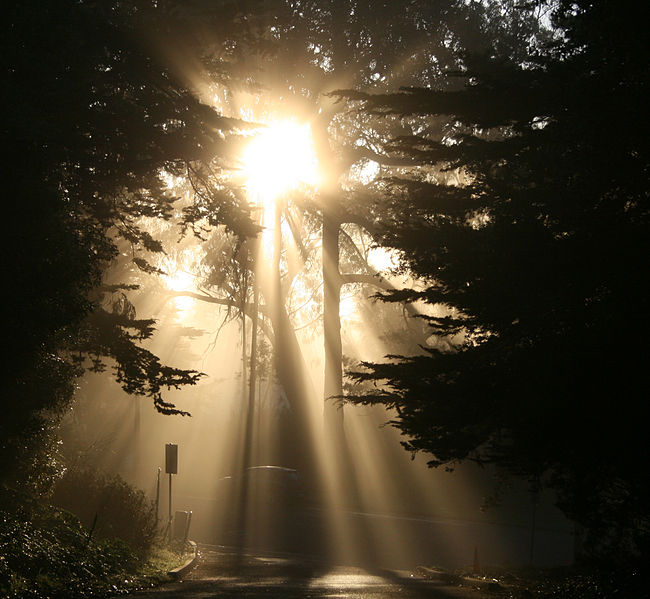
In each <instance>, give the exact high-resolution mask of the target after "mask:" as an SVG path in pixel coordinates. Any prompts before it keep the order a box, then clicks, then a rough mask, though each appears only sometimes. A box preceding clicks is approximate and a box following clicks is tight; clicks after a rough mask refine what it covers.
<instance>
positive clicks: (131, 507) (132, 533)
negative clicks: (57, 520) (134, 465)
mask: <svg viewBox="0 0 650 599" xmlns="http://www.w3.org/2000/svg"><path fill="white" fill-rule="evenodd" d="M52 503H53V505H55V506H58V507H60V508H63V509H65V510H68V511H70V512H72V513H73V514H75V515H76V516H77V517H78V518H79V520H80V521H81V522H82V524H83V525H84V526H85V527H86V528H87V529H88V530H89V531H90V534H92V536H93V537H97V538H102V539H116V538H117V539H121V540H122V541H124V542H126V543H127V544H128V545H129V546H130V547H131V548H132V549H133V550H135V551H137V552H142V551H146V550H148V549H149V548H150V546H151V544H152V543H153V541H154V539H155V536H156V532H157V522H156V512H155V507H154V504H153V502H152V501H150V500H148V499H147V497H146V496H145V494H144V493H143V492H142V491H140V490H138V489H135V488H134V487H132V486H131V485H129V484H127V483H126V482H125V481H124V480H123V479H122V478H120V477H118V476H110V477H109V476H107V475H105V474H103V473H101V472H99V471H96V470H90V469H74V470H69V471H68V472H66V474H65V475H64V476H63V478H61V480H59V482H58V483H57V485H56V487H55V489H54V494H53V496H52Z"/></svg>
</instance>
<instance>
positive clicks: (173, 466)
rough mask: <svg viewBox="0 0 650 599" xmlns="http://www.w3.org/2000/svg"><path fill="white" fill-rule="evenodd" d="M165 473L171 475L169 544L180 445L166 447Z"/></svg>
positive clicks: (171, 444) (172, 444)
mask: <svg viewBox="0 0 650 599" xmlns="http://www.w3.org/2000/svg"><path fill="white" fill-rule="evenodd" d="M165 472H166V473H167V474H169V520H168V523H167V527H168V529H169V542H170V543H171V540H172V474H177V473H178V445H176V444H175V443H167V445H165Z"/></svg>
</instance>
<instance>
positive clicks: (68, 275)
mask: <svg viewBox="0 0 650 599" xmlns="http://www.w3.org/2000/svg"><path fill="white" fill-rule="evenodd" d="M210 5H211V3H201V2H198V3H193V4H192V6H191V7H190V6H184V5H183V3H174V2H146V1H138V0H134V1H133V2H110V1H106V2H86V1H80V2H76V1H71V0H56V1H53V2H47V3H42V4H39V5H38V6H33V5H28V4H26V3H23V2H11V3H10V4H9V5H8V6H7V7H5V9H4V11H3V25H2V36H1V41H0V49H1V52H0V53H1V57H0V64H1V65H2V73H3V81H4V84H3V90H2V95H3V106H5V110H6V111H5V113H4V115H3V116H4V118H3V126H2V128H3V140H4V145H5V150H6V152H5V154H4V158H3V167H4V172H5V177H4V189H5V198H6V201H5V204H4V209H5V214H4V217H5V223H6V226H5V231H4V234H3V236H2V241H1V243H2V255H3V261H2V264H3V266H2V279H3V281H4V282H5V284H6V285H7V288H8V292H7V293H6V294H5V300H7V301H6V306H5V314H6V318H5V325H4V340H3V354H2V360H1V362H0V364H1V368H2V370H1V374H0V381H1V385H2V390H1V393H2V398H3V403H2V418H1V419H0V446H1V450H2V456H3V463H5V464H12V465H14V466H15V467H18V466H19V465H20V464H21V460H18V459H16V456H17V455H20V454H21V452H24V451H27V449H28V446H30V444H29V443H28V440H29V439H31V440H32V441H34V443H35V445H36V446H38V445H39V439H40V438H41V437H40V435H41V433H42V429H43V427H45V426H47V424H48V422H50V421H52V419H55V417H56V414H57V413H60V412H61V410H62V409H63V408H64V407H65V406H66V405H67V403H68V401H69V399H70V397H71V394H72V391H73V386H74V379H75V377H77V376H78V375H79V374H80V373H81V372H82V371H83V369H84V368H85V367H88V366H89V365H90V366H91V367H93V368H95V369H98V368H103V366H102V362H103V361H104V358H108V359H109V363H111V364H114V366H115V373H116V378H117V380H118V381H119V382H120V383H121V384H122V386H123V388H124V389H125V390H126V391H127V392H129V393H135V394H141V395H147V396H150V397H151V398H152V399H153V401H154V404H155V405H156V407H157V408H158V409H159V410H161V411H164V412H175V411H176V410H175V409H174V406H172V405H171V404H168V403H166V402H165V401H164V400H163V398H162V395H161V391H162V390H163V389H164V388H165V387H169V386H178V385H183V384H192V383H193V382H195V381H196V379H197V377H198V373H195V372H190V371H182V370H178V369H174V368H170V367H167V366H164V365H162V364H160V362H159V360H158V359H157V357H156V356H154V355H153V354H151V353H150V352H148V351H146V350H144V349H143V348H142V347H140V346H139V345H138V342H139V341H140V340H142V339H146V338H147V337H148V336H150V335H151V333H152V332H153V326H152V325H153V322H152V321H149V320H137V319H136V318H135V313H134V311H133V309H132V306H130V305H129V304H128V302H125V301H124V296H123V295H122V294H121V293H120V292H123V291H124V289H119V288H114V287H113V288H104V289H102V288H101V283H102V274H103V272H104V269H105V268H106V267H107V265H108V264H109V263H110V262H111V261H112V260H113V259H114V258H115V257H116V255H117V253H118V249H117V248H118V245H117V244H118V240H120V239H122V240H126V242H128V243H129V244H130V246H131V249H132V252H133V255H134V262H135V263H136V264H137V265H138V266H139V267H140V268H142V269H144V270H146V271H152V270H155V268H154V267H153V266H152V265H151V264H149V263H148V261H147V260H146V259H145V256H146V255H147V254H148V253H150V252H160V251H161V250H162V247H161V245H160V243H159V242H158V241H157V240H155V239H154V238H153V237H152V236H151V235H150V234H149V233H147V231H146V230H144V229H143V228H142V227H141V226H140V220H139V219H141V217H153V218H163V219H168V218H170V217H171V215H172V212H173V204H174V201H175V198H173V197H171V195H170V194H169V193H168V191H167V190H166V187H165V184H164V182H163V180H162V179H161V176H160V173H161V170H162V169H166V170H168V171H171V172H177V171H178V170H179V169H187V168H188V165H197V164H201V163H204V162H208V161H211V160H212V159H213V158H214V156H215V155H226V154H227V153H228V150H227V145H228V144H227V142H226V141H225V140H224V138H225V137H226V135H227V134H228V133H230V132H232V131H233V129H234V128H236V127H238V126H241V124H240V123H237V122H236V121H235V120H233V119H226V118H223V117H222V116H221V115H219V114H218V113H217V112H216V111H215V110H214V109H212V108H211V107H209V106H207V105H206V104H204V103H202V102H201V101H200V100H199V94H198V93H197V92H196V90H194V89H192V88H191V87H190V86H189V83H188V76H187V75H181V74H179V69H176V68H175V67H174V63H173V62H172V61H171V59H170V58H169V56H168V55H165V53H164V51H163V49H164V50H166V51H167V52H169V51H170V48H171V47H173V48H174V51H175V52H177V53H178V54H180V55H181V56H182V55H183V53H185V54H187V55H191V54H192V53H193V52H195V51H197V50H196V45H197V42H196V40H197V39H200V38H199V36H198V32H199V30H201V29H203V27H205V26H212V27H213V36H218V34H219V32H223V31H225V30H228V29H230V31H229V33H230V34H232V31H235V30H237V26H236V25H235V24H234V23H233V21H234V20H235V19H236V17H237V16H238V12H237V10H238V9H237V8H236V7H234V6H233V5H230V4H224V5H223V6H219V7H211V6H210ZM224 37H225V36H224ZM226 66H227V65H226ZM226 70H227V69H226V67H225V66H224V73H226ZM223 76H224V77H225V76H226V74H224V75H223ZM218 202H219V203H218V207H219V209H220V210H219V211H215V215H214V216H213V218H214V219H215V220H219V222H222V223H225V224H227V225H228V226H230V227H231V228H236V227H238V226H241V227H242V228H244V229H245V228H246V227H247V226H249V228H250V226H252V223H251V222H250V219H248V216H247V211H246V210H245V207H242V206H241V202H240V201H239V200H238V199H237V198H236V197H234V196H232V195H227V194H221V195H220V196H219V198H218ZM26 461H27V457H24V459H23V462H26ZM5 475H7V476H10V473H9V471H8V470H5V471H3V477H4V476H5Z"/></svg>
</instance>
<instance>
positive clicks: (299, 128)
mask: <svg viewBox="0 0 650 599" xmlns="http://www.w3.org/2000/svg"><path fill="white" fill-rule="evenodd" d="M241 163H242V174H243V175H244V179H245V185H246V190H247V191H248V193H249V194H250V195H251V199H252V200H253V201H254V202H257V203H262V204H266V203H269V202H272V201H273V200H275V199H276V198H278V197H280V196H282V195H283V194H284V193H286V192H288V191H290V190H292V189H295V188H297V187H300V186H301V185H303V184H304V185H317V184H318V161H317V160H316V152H315V149H314V142H313V140H312V137H311V128H310V127H309V125H308V124H305V125H301V124H298V123H296V122H293V121H279V122H275V123H271V124H270V125H269V126H268V127H266V128H264V129H262V130H261V131H260V132H259V133H258V134H257V135H256V136H255V137H254V138H253V139H252V140H251V142H250V143H249V144H248V145H247V146H246V149H245V150H244V152H243V155H242V159H241Z"/></svg>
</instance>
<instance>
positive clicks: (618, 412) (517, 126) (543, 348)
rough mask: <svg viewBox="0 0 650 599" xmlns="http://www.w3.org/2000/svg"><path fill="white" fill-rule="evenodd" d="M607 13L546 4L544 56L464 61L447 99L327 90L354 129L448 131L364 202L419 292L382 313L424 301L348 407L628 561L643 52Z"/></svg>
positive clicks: (637, 433)
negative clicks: (500, 479)
mask: <svg viewBox="0 0 650 599" xmlns="http://www.w3.org/2000/svg"><path fill="white" fill-rule="evenodd" d="M624 6H625V7H626V8H630V9H631V7H630V5H629V4H628V3H624V5H621V4H620V3H614V2H598V3H590V2H560V3H559V4H558V5H557V6H556V7H555V10H554V12H553V15H552V16H553V20H554V26H555V40H554V41H553V42H552V43H548V44H547V45H545V46H537V47H534V48H531V49H530V50H529V51H528V52H527V55H526V56H525V58H523V59H522V58H521V57H517V58H515V59H513V58H512V57H509V56H502V55H501V56H500V55H498V53H495V52H493V53H489V54H481V55H473V56H471V55H470V56H468V57H467V59H466V61H465V63H464V65H463V67H462V68H461V69H460V71H459V72H458V73H456V74H455V76H457V77H461V78H462V79H463V80H464V82H465V85H464V87H463V88H462V89H457V90H444V89H443V90H436V89H433V88H410V89H404V90H402V91H401V92H400V93H398V94H392V95H376V96H371V95H366V94H360V93H354V92H348V93H346V94H344V95H345V96H346V97H347V98H348V99H349V100H351V101H358V102H360V104H361V106H362V108H363V110H364V111H366V112H367V113H370V114H375V115H399V116H400V117H403V118H405V119H408V118H414V117H418V118H424V117H431V118H441V117H446V118H447V119H448V120H447V125H446V127H445V128H444V130H443V132H442V133H441V134H440V135H438V136H437V137H434V136H430V135H426V134H425V135H418V136H410V137H402V138H396V139H394V140H393V141H392V142H391V143H389V144H387V145H385V146H384V151H385V152H386V154H387V155H388V156H392V157H395V158H403V159H406V158H408V159H410V160H412V161H414V162H416V163H418V164H420V165H421V168H420V170H419V171H418V172H416V173H415V174H414V175H412V176H410V177H395V178H392V179H387V180H384V181H382V182H380V183H378V184H377V185H378V187H380V188H381V189H382V190H383V192H384V194H385V196H384V200H383V201H381V202H377V204H376V205H375V214H376V226H377V227H378V228H383V235H382V240H383V243H384V244H385V245H387V246H390V247H394V248H396V249H398V250H399V251H400V252H401V256H402V258H403V265H404V268H405V270H407V271H408V272H410V273H413V274H414V275H416V276H417V277H419V278H420V279H421V280H422V281H424V282H425V285H424V287H423V288H422V289H420V290H404V291H401V292H393V293H387V294H385V296H384V299H386V300H387V301H408V302H412V301H416V300H421V301H424V302H426V303H427V304H429V305H430V306H431V310H430V311H429V312H428V313H427V314H428V315H425V316H423V318H425V319H426V320H428V322H429V324H430V325H431V332H432V334H433V335H435V336H436V337H437V340H438V341H437V344H436V343H433V344H432V346H431V347H426V348H423V352H422V354H421V355H418V356H411V357H404V356H390V360H389V361H387V362H385V363H382V364H365V370H364V371H363V372H356V373H352V377H353V378H354V379H356V380H357V381H374V382H383V385H382V386H381V387H379V388H377V389H376V390H375V391H373V392H371V393H360V394H359V395H356V396H355V395H351V396H349V397H348V398H347V400H348V401H350V402H353V403H359V404H373V403H381V404H384V405H386V406H389V407H391V408H394V409H395V411H396V413H395V417H394V419H393V421H392V424H393V425H394V426H396V427H398V428H399V429H400V430H401V431H402V432H403V433H404V435H405V440H404V442H403V445H404V446H405V447H406V449H407V450H409V451H412V452H417V451H424V452H428V453H430V454H431V455H432V458H431V461H430V465H432V466H438V465H443V464H453V463H455V462H458V461H461V460H464V459H472V460H476V461H478V462H494V463H496V464H499V465H501V466H503V467H505V468H507V469H508V470H510V471H512V472H516V473H519V474H523V475H526V476H529V477H531V478H533V479H537V478H538V477H541V476H544V475H546V477H547V478H546V481H547V482H548V483H549V484H550V485H551V486H553V487H555V488H556V489H557V491H558V492H559V502H560V505H561V506H562V507H563V509H564V510H565V511H566V513H567V514H569V515H570V516H571V517H573V518H575V519H576V520H578V521H579V522H582V523H584V524H585V525H587V526H588V527H590V528H591V530H592V532H594V533H595V535H594V538H597V537H598V538H599V539H600V541H601V542H603V544H608V543H609V544H610V548H611V546H612V545H611V544H612V543H613V544H614V545H615V546H616V547H617V548H619V549H621V548H622V549H626V550H629V549H632V550H635V551H641V550H647V548H648V546H647V543H648V534H647V531H648V522H649V520H648V510H647V506H648V500H649V499H650V497H649V496H648V494H647V488H646V485H645V474H644V473H645V464H644V462H645V456H646V455H647V451H648V442H647V438H648V437H647V434H646V432H645V428H646V426H645V422H644V421H643V419H642V418H641V417H640V412H639V410H640V407H641V405H642V403H643V402H642V397H643V395H642V393H643V391H642V389H644V387H645V379H644V377H645V372H644V371H645V368H644V365H645V362H646V358H645V354H646V351H645V345H646V339H647V338H648V334H649V333H650V328H649V319H648V314H649V308H650V305H649V300H648V290H647V283H646V279H647V274H646V273H647V272H648V266H649V264H648V239H649V238H650V237H649V233H650V231H649V227H648V225H649V222H648V216H649V214H648V191H649V190H648V176H647V175H648V168H649V166H650V164H649V153H648V140H647V135H646V134H645V132H646V131H647V129H648V116H647V100H648V94H647V85H648V68H647V59H648V53H647V46H646V45H645V42H644V41H643V39H644V34H643V29H644V26H645V25H644V22H643V21H642V20H641V21H639V20H637V19H635V18H633V16H632V15H633V14H634V12H633V10H632V9H631V11H632V12H630V11H629V10H626V8H624ZM454 172H455V173H457V174H458V175H459V178H457V179H456V181H455V182H454V184H449V177H450V175H451V174H452V173H454ZM459 181H460V184H458V183H459ZM450 340H452V341H454V343H453V347H452V348H451V349H450V347H449V345H446V344H445V345H443V344H442V342H443V341H450ZM606 534H609V535H611V536H610V537H606V536H604V535H606Z"/></svg>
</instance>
